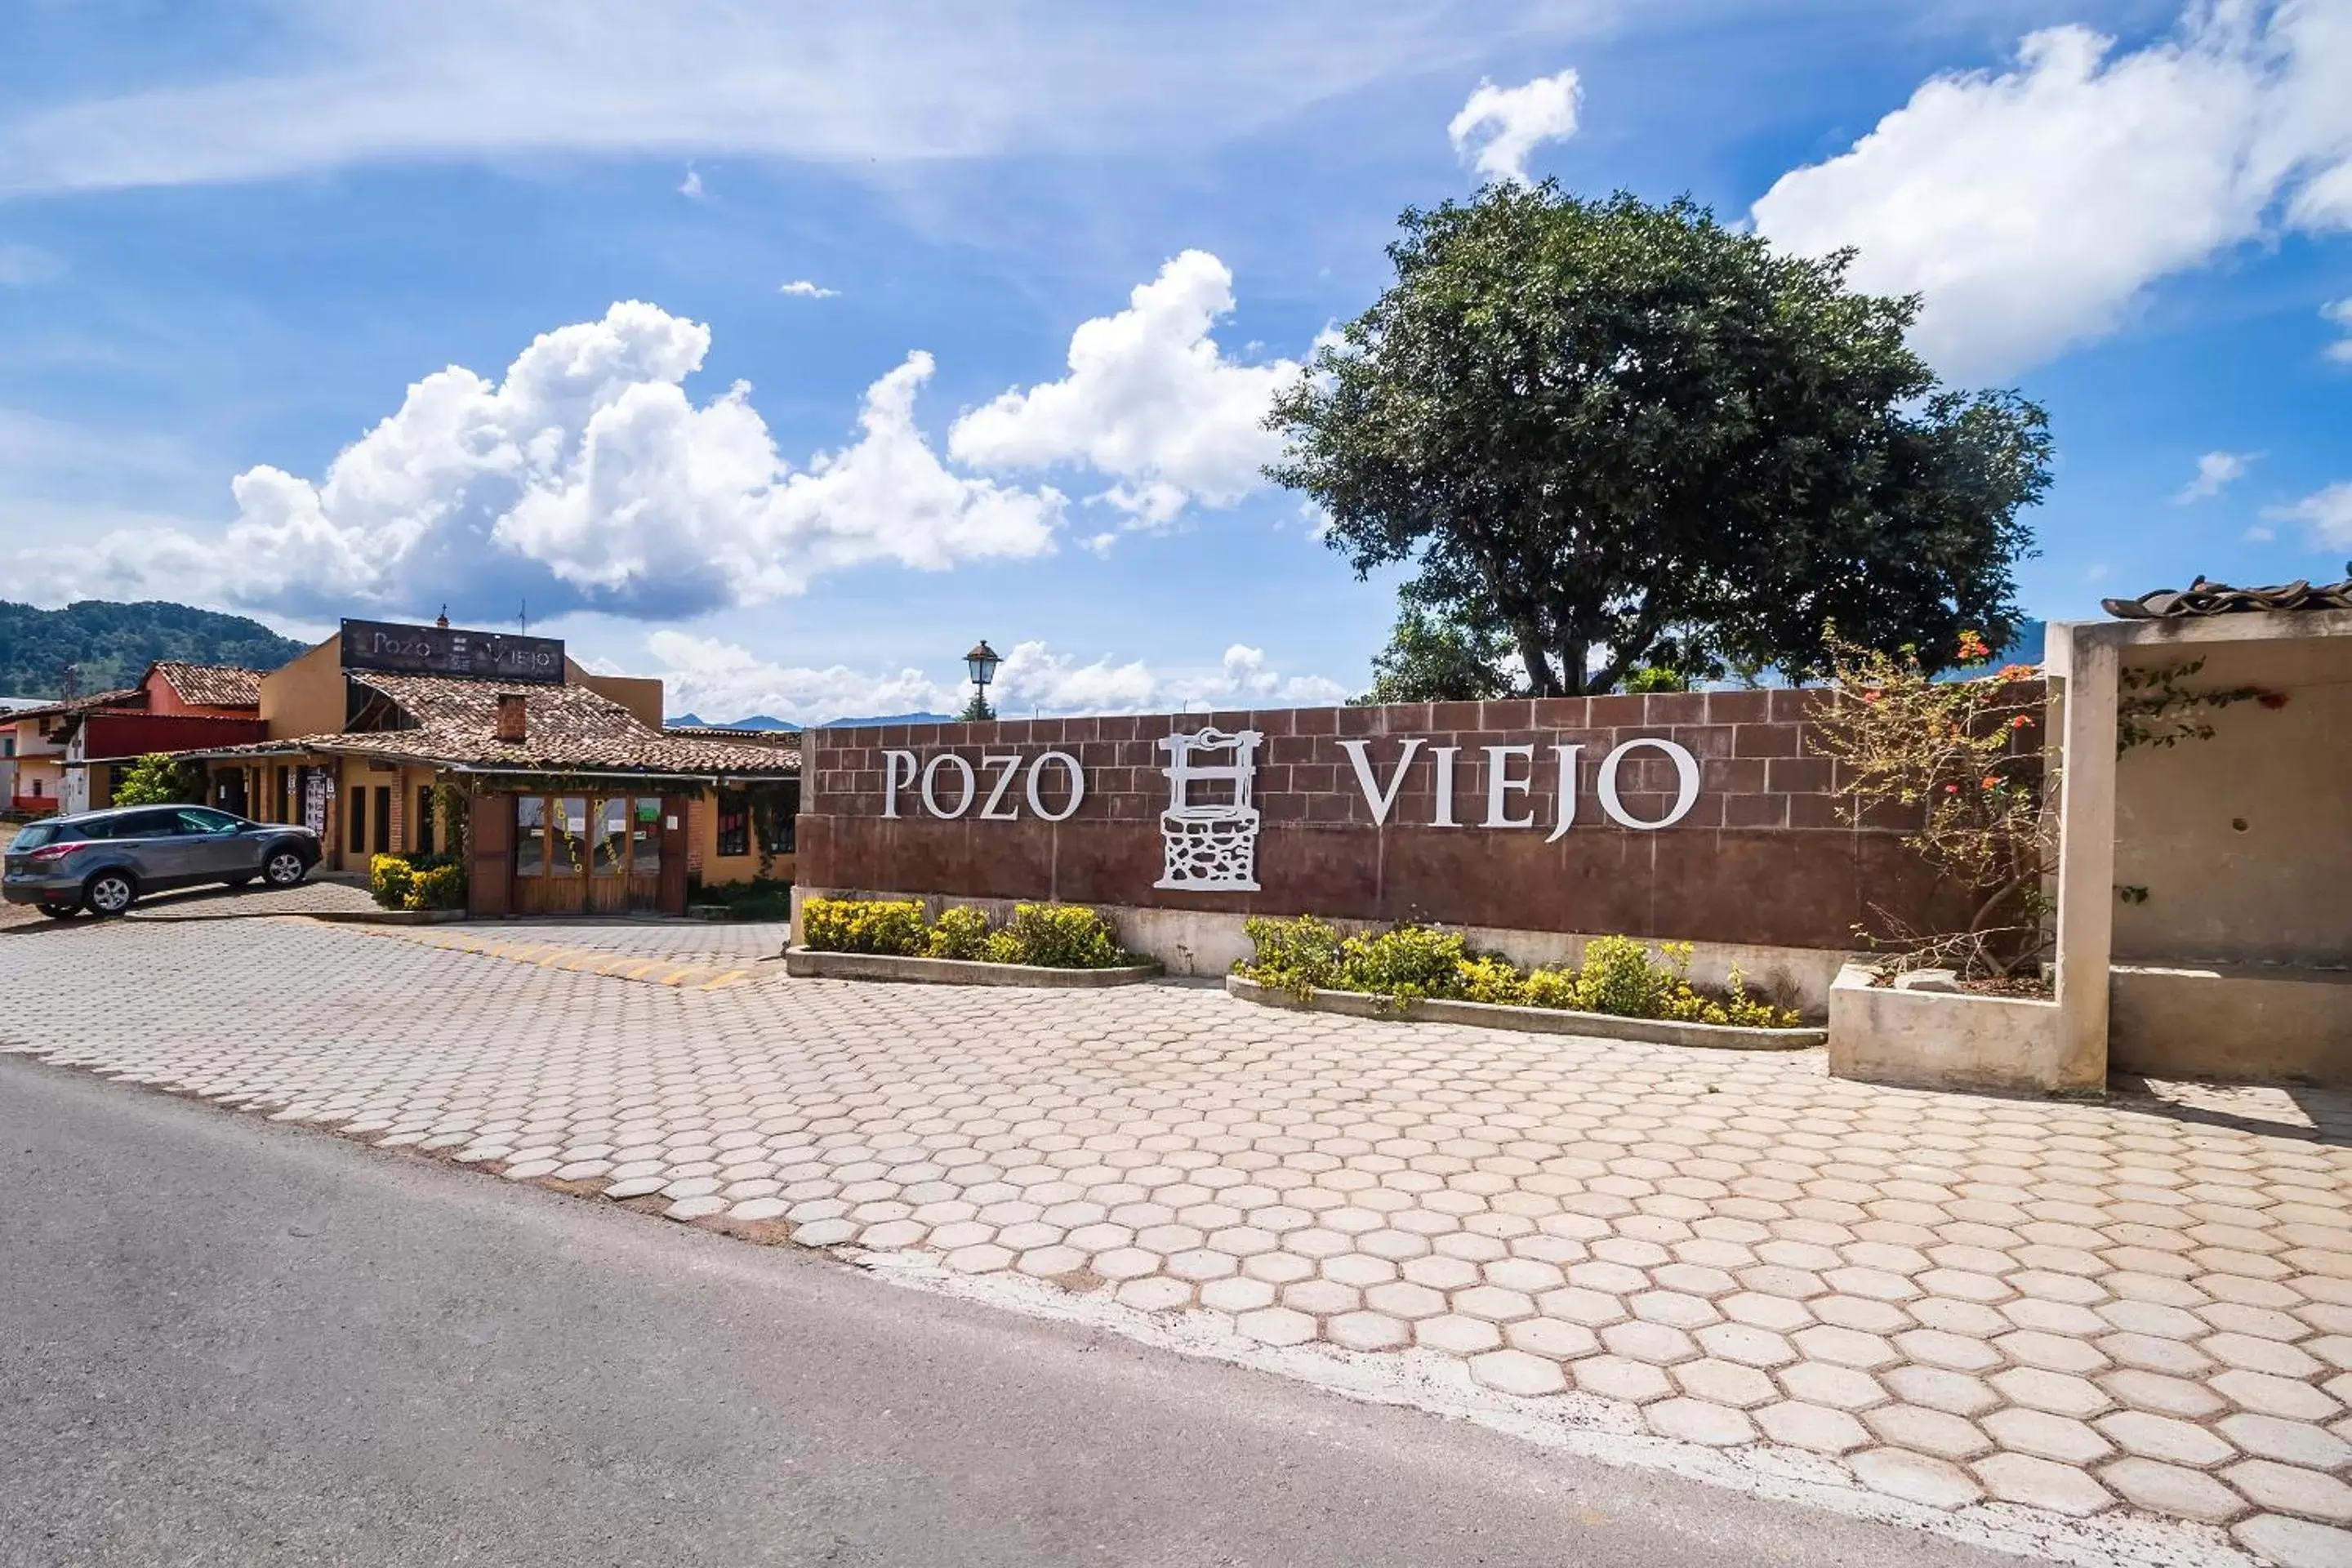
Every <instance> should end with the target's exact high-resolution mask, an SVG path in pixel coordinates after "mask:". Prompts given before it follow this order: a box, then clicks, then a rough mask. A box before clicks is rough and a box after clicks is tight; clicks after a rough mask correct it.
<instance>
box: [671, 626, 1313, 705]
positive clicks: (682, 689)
mask: <svg viewBox="0 0 2352 1568" xmlns="http://www.w3.org/2000/svg"><path fill="white" fill-rule="evenodd" d="M646 651H647V652H648V653H650V654H651V655H652V656H653V658H654V661H655V664H656V673H658V674H659V675H660V677H661V679H662V681H663V684H664V688H665V696H666V698H667V705H668V708H669V710H670V711H671V712H672V713H687V712H691V713H695V714H698V715H699V716H700V717H702V718H704V719H706V720H710V721H714V722H721V723H723V722H726V721H731V720H736V719H745V718H749V717H751V715H753V714H756V713H766V714H769V715H771V716H772V717H774V718H778V719H789V720H791V721H793V722H794V723H796V724H821V723H824V722H825V721H828V720H833V719H840V718H845V717H851V716H865V715H871V714H878V713H908V712H926V711H928V712H938V713H955V712H961V710H962V709H963V705H964V702H965V701H966V700H968V699H969V697H970V696H971V688H970V687H969V686H968V685H966V684H965V683H964V682H963V681H962V680H961V679H960V678H958V679H949V680H934V679H931V677H929V675H926V674H925V673H924V672H923V671H921V670H919V669H914V668H907V669H899V670H895V671H894V670H875V671H866V670H856V669H851V668H848V667H847V666H845V665H834V666H831V667H829V668H824V669H812V668H788V667H785V666H782V665H777V664H772V663H770V662H768V661H766V660H764V659H761V658H759V656H757V655H756V654H753V653H751V652H750V651H749V650H748V649H745V648H742V647H738V646H736V645H734V644H731V643H725V642H720V641H719V640H717V639H716V638H711V637H694V636H691V635H689V634H688V633H685V632H678V631H667V630H666V631H657V632H655V633H654V634H653V635H652V636H650V637H647V638H646ZM989 696H990V700H992V702H993V703H995V705H996V706H997V708H998V709H999V710H1001V711H1003V712H1004V713H1007V714H1027V713H1030V712H1042V713H1147V712H1160V711H1173V710H1177V709H1178V708H1180V707H1185V706H1190V707H1192V708H1195V709H1198V708H1202V707H1210V706H1223V707H1286V706H1296V705H1300V704H1308V703H1313V704H1321V703H1329V702H1337V701H1340V700H1344V699H1345V698H1346V696H1347V690H1346V689H1345V688H1343V687H1341V686H1340V685H1339V684H1338V683H1337V682H1336V681H1330V680H1326V679H1322V678H1321V677H1320V676H1311V675H1310V676H1285V675H1282V674H1279V673H1277V672H1276V671H1273V670H1270V669H1268V668H1266V667H1265V654H1264V653H1263V652H1262V651H1260V650H1259V649H1257V648H1254V647H1244V646H1243V645H1240V644H1236V645H1234V647H1231V648H1228V649H1227V650H1226V651H1225V655H1224V658H1223V659H1222V660H1220V661H1219V662H1218V663H1217V664H1215V665H1213V666H1210V667H1207V668H1181V669H1177V670H1173V671H1166V672H1162V671H1158V670H1154V669H1153V668H1151V666H1150V665H1149V664H1147V663H1146V662H1145V661H1143V660H1141V659H1129V660H1126V661H1124V662H1118V661H1115V660H1113V659H1112V658H1109V657H1108V656H1105V657H1103V658H1097V659H1095V660H1093V661H1092V662H1090V663H1084V664H1082V663H1079V662H1077V661H1076V659H1074V658H1070V657H1069V656H1068V655H1066V654H1059V653H1055V651H1053V649H1052V648H1050V647H1047V646H1046V645H1045V643H1043V642H1024V643H1021V644H1019V645H1017V646H1015V647H1013V649H1012V651H1010V652H1009V653H1007V654H1006V655H1005V656H1004V663H1003V666H1001V667H1000V668H998V670H997V672H996V683H995V684H994V685H993V686H992V687H991V688H990V689H989Z"/></svg>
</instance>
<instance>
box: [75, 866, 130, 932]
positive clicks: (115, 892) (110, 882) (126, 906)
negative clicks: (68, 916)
mask: <svg viewBox="0 0 2352 1568" xmlns="http://www.w3.org/2000/svg"><path fill="white" fill-rule="evenodd" d="M81 901H82V902H83V903H84V904H85V905H87V906H88V907H89V912H90V913H91V914H94V915H96V916H98V917H99V918H100V920H107V919H110V918H112V917H113V916H115V915H119V914H123V913H126V912H128V911H129V910H130V908H131V905H132V904H134V903H136V902H138V901H139V888H138V885H137V884H136V883H134V882H132V881H131V878H130V877H129V876H128V875H127V874H125V873H124V872H121V871H100V873H99V874H98V875H97V876H95V877H92V878H91V879H89V881H88V882H85V883H84V884H82V890H81Z"/></svg>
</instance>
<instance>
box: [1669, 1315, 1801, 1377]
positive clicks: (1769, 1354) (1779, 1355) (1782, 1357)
mask: <svg viewBox="0 0 2352 1568" xmlns="http://www.w3.org/2000/svg"><path fill="white" fill-rule="evenodd" d="M1692 1338H1694V1339H1696V1340H1697V1341H1698V1342H1699V1346H1700V1348H1701V1349H1703V1350H1705V1351H1706V1353H1707V1354H1709V1355H1711V1356H1718V1357H1720V1358H1722V1359H1723V1360H1725V1361H1729V1362H1738V1363H1739V1364H1740V1365H1742V1366H1755V1367H1765V1368H1771V1367H1777V1366H1787V1365H1788V1364H1789V1363H1790V1362H1793V1361H1795V1360H1796V1359H1797V1352H1796V1347H1794V1346H1793V1345H1791V1344H1790V1343H1789V1342H1788V1341H1787V1340H1785V1339H1783V1338H1781V1337H1780V1335H1779V1334H1776V1333H1774V1332H1772V1331H1770V1330H1769V1329H1759V1328H1754V1327H1751V1326H1749V1325H1748V1324H1746V1323H1717V1324H1715V1325H1714V1326H1713V1327H1711V1328H1705V1329H1701V1330H1699V1331H1697V1332H1696V1334H1694V1335H1692Z"/></svg>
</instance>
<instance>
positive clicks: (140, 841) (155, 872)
mask: <svg viewBox="0 0 2352 1568" xmlns="http://www.w3.org/2000/svg"><path fill="white" fill-rule="evenodd" d="M106 837H107V840H108V842H109V843H110V845H112V846H113V847H114V849H115V852H116V854H117V856H118V858H121V859H122V860H124V861H126V862H128V863H129V865H130V867H131V875H133V876H135V877H137V878H138V879H139V885H140V886H141V887H142V888H171V887H177V886H179V885H180V884H182V883H184V882H188V881H192V880H194V877H195V873H194V869H193V867H194V856H195V849H196V840H195V839H194V837H192V836H191V835H189V834H188V833H187V832H185V831H184V829H183V828H182V827H181V826H180V814H179V812H178V810H177V809H176V808H174V807H172V806H153V807H150V808H148V809H146V810H144V811H132V812H126V813H124V814H123V815H122V816H118V817H116V818H115V819H114V821H113V824H112V826H111V830H110V832H109V833H108V834H107V836H106Z"/></svg>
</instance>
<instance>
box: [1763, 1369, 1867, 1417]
mask: <svg viewBox="0 0 2352 1568" xmlns="http://www.w3.org/2000/svg"><path fill="white" fill-rule="evenodd" d="M1780 1386H1781V1387H1783V1388H1785V1389H1787V1390H1788V1391H1789V1393H1790V1394H1791V1395H1792V1396H1793V1397H1795V1398H1797V1399H1801V1400H1804V1401H1806V1402H1808V1403H1810V1404H1813V1405H1830V1406H1832V1407H1833V1408H1835V1409H1839V1410H1867V1409H1869V1408H1870V1407H1871V1406H1872V1405H1884V1404H1885V1403H1886V1401H1887V1400H1888V1398H1889V1397H1890V1395H1889V1394H1887V1392H1886V1389H1885V1386H1884V1385H1883V1384H1880V1383H1879V1381H1878V1380H1877V1379H1876V1378H1874V1377H1873V1376H1872V1375H1871V1374H1870V1373H1866V1372H1860V1371H1857V1370H1855V1369H1854V1368H1853V1367H1850V1366H1836V1365H1832V1363H1828V1362H1819V1361H1808V1362H1799V1363H1797V1364H1796V1365H1794V1366H1786V1367H1782V1368H1781V1369H1780Z"/></svg>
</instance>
